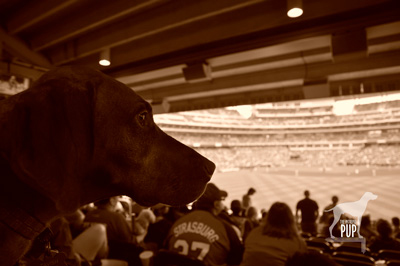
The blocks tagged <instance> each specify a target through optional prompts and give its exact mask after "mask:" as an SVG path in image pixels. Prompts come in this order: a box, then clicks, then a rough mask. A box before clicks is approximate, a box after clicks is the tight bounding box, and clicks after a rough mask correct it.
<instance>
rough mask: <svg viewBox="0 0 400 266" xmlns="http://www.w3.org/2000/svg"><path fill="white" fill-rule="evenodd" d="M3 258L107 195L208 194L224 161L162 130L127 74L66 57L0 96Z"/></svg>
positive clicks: (180, 197)
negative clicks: (118, 75) (66, 63)
mask: <svg viewBox="0 0 400 266" xmlns="http://www.w3.org/2000/svg"><path fill="white" fill-rule="evenodd" d="M0 127H1V130H0V134H1V135H0V152H1V156H0V174H1V178H0V197H1V199H0V221H1V223H0V239H1V241H0V261H1V264H2V265H3V266H7V265H13V264H14V263H15V262H16V261H17V260H18V259H19V258H20V257H21V256H22V255H23V254H24V252H25V250H26V249H27V248H28V247H29V245H30V243H31V240H32V239H34V238H35V237H36V236H37V235H38V234H39V233H40V232H41V231H42V230H43V229H44V228H45V226H46V224H47V223H48V222H50V221H51V220H52V219H54V218H55V217H57V216H59V215H62V214H64V213H67V212H70V211H73V210H75V209H77V208H79V207H80V206H82V205H84V204H87V203H90V202H93V201H95V200H98V199H102V198H106V197H110V196H114V195H128V196H130V197H132V198H133V199H134V200H135V201H137V202H138V203H139V204H141V205H146V206H150V205H154V204H156V203H160V202H161V203H165V204H170V205H181V204H186V203H189V202H191V201H194V200H195V199H196V198H197V197H199V196H200V195H201V194H202V192H203V190H204V188H205V185H206V184H207V182H208V181H209V180H210V178H211V175H212V174H213V172H214V170H215V165H214V164H213V163H212V162H211V161H209V160H207V159H206V158H204V157H203V156H201V155H200V154H198V153H196V152H195V151H194V150H192V149H190V148H189V147H187V146H185V145H183V144H181V143H180V142H178V141H176V140H175V139H173V138H171V137H170V136H168V135H167V134H165V133H164V132H163V131H162V130H160V129H159V128H158V127H157V126H156V125H155V124H154V122H153V117H152V110H151V106H150V105H149V104H148V103H147V102H146V101H144V100H143V99H142V98H141V97H139V96H138V95H137V94H136V93H135V92H133V91H132V90H131V89H130V88H128V87H127V86H125V85H123V84H122V83H120V82H118V81H116V80H114V79H112V78H110V77H108V76H106V75H104V74H102V73H101V72H99V71H95V70H91V69H88V68H81V67H79V68H77V67H64V68H58V69H55V70H52V71H49V72H48V73H46V74H44V75H43V76H42V77H41V78H40V79H39V80H38V81H37V82H36V83H34V84H33V86H32V87H31V88H30V89H28V90H26V91H24V92H22V93H20V94H17V95H15V96H12V97H10V98H8V99H6V100H3V101H1V102H0Z"/></svg>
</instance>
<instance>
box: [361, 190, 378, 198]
mask: <svg viewBox="0 0 400 266" xmlns="http://www.w3.org/2000/svg"><path fill="white" fill-rule="evenodd" d="M364 197H365V198H366V199H368V200H376V199H377V198H378V195H375V194H373V193H371V192H365V193H364Z"/></svg>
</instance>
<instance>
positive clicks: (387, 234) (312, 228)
mask: <svg viewBox="0 0 400 266" xmlns="http://www.w3.org/2000/svg"><path fill="white" fill-rule="evenodd" d="M228 193H229V192H227V191H224V190H221V189H219V188H218V187H217V186H216V185H214V184H213V183H209V184H208V185H207V187H206V190H205V192H204V194H203V195H202V196H201V197H200V198H199V199H198V200H197V201H196V202H194V203H193V204H190V205H187V206H183V207H179V208H178V207H168V206H165V205H162V204H159V205H156V206H153V207H152V208H145V207H142V206H140V205H137V204H136V203H135V202H133V201H132V200H130V199H129V206H126V205H125V204H121V203H122V202H127V201H126V200H125V201H122V200H121V197H112V198H109V199H105V200H101V201H98V202H95V203H92V204H89V205H87V206H84V207H82V208H81V209H80V210H78V211H77V212H76V213H73V214H71V215H67V216H65V217H60V218H59V219H57V220H55V221H54V222H53V223H52V224H51V225H50V229H51V239H50V245H51V248H52V249H53V250H57V251H58V252H60V253H64V254H65V255H66V258H67V260H66V263H67V265H71V266H77V265H82V266H83V265H84V266H87V265H101V259H106V258H108V259H118V260H123V261H126V262H128V263H129V265H130V266H132V265H142V260H141V258H140V254H141V253H142V254H143V252H144V251H147V252H149V251H150V252H151V254H153V257H154V258H153V259H152V260H155V259H156V257H157V256H158V255H157V254H161V253H163V252H164V253H165V252H169V253H173V254H175V255H177V254H179V256H183V257H186V258H188V259H190V260H192V261H200V262H201V263H202V264H201V265H205V266H209V265H242V266H252V265H254V266H255V265H276V266H279V265H281V266H285V265H338V264H335V258H336V257H335V256H336V255H337V254H338V252H334V251H335V250H336V251H338V250H339V247H341V246H343V247H344V246H346V243H340V241H339V242H338V243H337V244H338V245H337V247H336V249H335V247H332V250H330V251H327V250H326V249H325V250H322V249H321V250H320V251H318V252H317V253H315V250H316V246H314V245H313V244H312V243H314V244H315V243H316V242H313V241H316V240H318V241H317V243H320V244H321V243H325V244H326V246H328V245H332V243H331V242H329V241H328V240H327V239H328V238H329V237H330V232H329V226H330V225H331V224H332V221H333V215H332V214H331V213H329V212H321V213H322V214H323V215H322V216H319V205H318V203H317V202H316V201H314V200H313V199H312V196H311V195H310V192H309V191H305V192H304V195H305V198H304V199H299V201H298V204H297V206H296V210H291V209H290V207H289V206H288V205H287V204H286V203H284V202H274V203H272V204H271V206H270V207H269V208H266V209H263V210H260V211H259V210H257V209H256V208H255V207H254V206H252V201H251V198H252V195H254V194H255V193H256V190H255V189H254V188H249V189H248V191H247V192H246V193H245V194H244V195H243V199H244V201H243V199H235V200H232V202H230V204H229V203H228V202H224V201H225V198H226V197H227V196H228ZM126 198H127V197H125V199H126ZM339 202H340V199H339V197H338V196H336V195H334V196H333V197H332V203H330V204H329V205H327V206H326V207H325V208H324V209H323V210H324V211H329V210H331V209H332V208H333V207H335V206H336V205H337V204H338V203H339ZM228 204H229V206H228ZM266 207H267V206H266ZM348 218H349V217H348V216H342V219H348ZM350 218H351V217H350ZM138 227H140V230H138V229H137V228H138ZM360 233H361V235H362V236H363V237H364V238H365V239H366V243H367V254H368V256H369V258H371V260H379V259H380V257H379V256H380V251H381V250H393V251H399V252H400V222H399V218H398V217H393V219H392V220H391V221H387V220H383V219H378V220H377V221H371V218H370V216H369V215H368V216H364V217H363V218H362V223H361V227H360ZM343 235H344V234H343V231H341V229H340V225H339V224H337V225H336V226H335V228H334V229H333V236H334V237H336V238H338V239H340V238H343ZM313 252H314V253H313ZM28 254H29V253H28ZM177 256H178V255H177ZM356 256H359V257H360V256H362V255H359V254H358V255H356ZM322 262H323V264H318V263H322ZM307 263H317V264H307ZM161 265H163V264H161ZM199 265H200V264H199Z"/></svg>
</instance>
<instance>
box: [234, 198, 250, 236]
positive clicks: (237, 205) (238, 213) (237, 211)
mask: <svg viewBox="0 0 400 266" xmlns="http://www.w3.org/2000/svg"><path fill="white" fill-rule="evenodd" d="M231 211H232V214H231V215H230V218H231V220H232V222H233V223H234V224H235V225H236V227H237V228H239V231H240V234H241V235H242V234H243V230H244V222H245V221H246V217H243V206H242V203H241V202H240V200H232V202H231Z"/></svg>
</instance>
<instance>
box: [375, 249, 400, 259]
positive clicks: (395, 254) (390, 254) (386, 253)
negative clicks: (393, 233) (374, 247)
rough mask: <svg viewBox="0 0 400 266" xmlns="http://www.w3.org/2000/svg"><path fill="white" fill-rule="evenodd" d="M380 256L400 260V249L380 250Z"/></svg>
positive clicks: (380, 257)
mask: <svg viewBox="0 0 400 266" xmlns="http://www.w3.org/2000/svg"><path fill="white" fill-rule="evenodd" d="M378 258H379V259H381V260H400V251H397V250H389V249H381V250H379V251H378Z"/></svg>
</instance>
